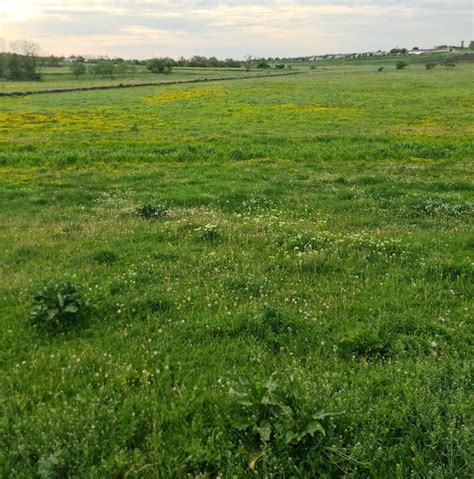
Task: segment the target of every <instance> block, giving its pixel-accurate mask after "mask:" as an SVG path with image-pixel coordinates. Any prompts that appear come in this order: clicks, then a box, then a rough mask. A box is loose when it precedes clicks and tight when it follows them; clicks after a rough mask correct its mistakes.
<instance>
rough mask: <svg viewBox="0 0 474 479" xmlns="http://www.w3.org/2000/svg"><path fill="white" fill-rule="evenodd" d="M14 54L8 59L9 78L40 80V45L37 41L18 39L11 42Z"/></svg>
mask: <svg viewBox="0 0 474 479" xmlns="http://www.w3.org/2000/svg"><path fill="white" fill-rule="evenodd" d="M10 46H11V50H12V52H13V53H12V54H11V57H10V59H9V61H8V72H7V78H9V79H11V80H39V79H40V78H41V74H40V71H39V62H38V57H39V54H40V47H39V45H38V44H37V43H34V42H29V41H27V40H18V41H16V42H12V43H11V44H10Z"/></svg>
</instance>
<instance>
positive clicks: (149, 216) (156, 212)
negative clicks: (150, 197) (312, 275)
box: [137, 203, 168, 221]
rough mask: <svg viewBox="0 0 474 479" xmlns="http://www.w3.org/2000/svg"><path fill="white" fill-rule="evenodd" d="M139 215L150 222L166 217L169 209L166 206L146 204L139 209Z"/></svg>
mask: <svg viewBox="0 0 474 479" xmlns="http://www.w3.org/2000/svg"><path fill="white" fill-rule="evenodd" d="M137 214H138V216H140V218H143V219H144V220H147V221H150V220H156V219H158V218H162V217H163V216H166V215H167V214H168V209H167V208H166V206H164V205H160V204H158V205H155V204H150V203H146V204H144V205H143V206H140V207H139V208H137Z"/></svg>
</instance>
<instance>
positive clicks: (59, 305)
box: [30, 280, 89, 332]
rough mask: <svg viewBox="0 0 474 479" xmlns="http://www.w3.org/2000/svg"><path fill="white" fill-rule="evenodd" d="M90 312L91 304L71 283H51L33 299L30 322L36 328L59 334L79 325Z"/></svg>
mask: <svg viewBox="0 0 474 479" xmlns="http://www.w3.org/2000/svg"><path fill="white" fill-rule="evenodd" d="M88 310H89V302H88V300H87V299H85V298H84V297H83V296H82V294H81V293H80V291H79V289H78V287H77V286H76V285H74V284H72V283H70V282H58V281H54V280H53V281H50V282H48V283H47V284H46V285H45V286H44V287H43V288H42V289H40V290H39V291H37V292H36V293H35V295H34V297H33V309H32V311H31V314H30V321H31V323H32V324H33V326H34V327H36V328H38V329H43V330H46V331H51V332H57V331H63V330H67V329H70V328H71V327H74V326H76V325H78V324H79V323H80V322H81V321H82V320H83V319H84V318H85V316H86V314H87V312H88Z"/></svg>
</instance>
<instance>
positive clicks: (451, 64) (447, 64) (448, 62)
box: [443, 61, 456, 68]
mask: <svg viewBox="0 0 474 479" xmlns="http://www.w3.org/2000/svg"><path fill="white" fill-rule="evenodd" d="M443 66H444V67H446V68H454V67H455V66H456V63H454V62H450V61H447V62H444V63H443Z"/></svg>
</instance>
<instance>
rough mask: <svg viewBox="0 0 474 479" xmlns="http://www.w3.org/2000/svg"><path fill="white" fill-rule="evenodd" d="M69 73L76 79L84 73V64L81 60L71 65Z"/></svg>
mask: <svg viewBox="0 0 474 479" xmlns="http://www.w3.org/2000/svg"><path fill="white" fill-rule="evenodd" d="M70 68H71V73H72V74H73V75H74V76H75V77H76V80H77V79H78V78H79V77H80V76H81V75H85V73H86V71H87V70H86V66H85V65H84V63H82V62H74V63H73V64H72V65H71V67H70Z"/></svg>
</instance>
